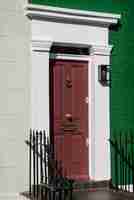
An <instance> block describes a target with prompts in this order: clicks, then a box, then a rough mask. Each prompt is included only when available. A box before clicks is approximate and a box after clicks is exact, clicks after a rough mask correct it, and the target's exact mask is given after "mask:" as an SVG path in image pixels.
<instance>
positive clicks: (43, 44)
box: [32, 39, 52, 52]
mask: <svg viewBox="0 0 134 200" xmlns="http://www.w3.org/2000/svg"><path fill="white" fill-rule="evenodd" d="M51 46H52V41H51V40H42V39H33V40H32V51H42V52H49V51H50V48H51Z"/></svg>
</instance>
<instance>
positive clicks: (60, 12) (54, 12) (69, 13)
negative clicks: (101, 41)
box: [25, 4, 121, 27]
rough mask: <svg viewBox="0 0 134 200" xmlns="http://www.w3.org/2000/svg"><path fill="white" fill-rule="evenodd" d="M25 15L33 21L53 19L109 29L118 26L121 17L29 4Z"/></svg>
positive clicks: (111, 14)
mask: <svg viewBox="0 0 134 200" xmlns="http://www.w3.org/2000/svg"><path fill="white" fill-rule="evenodd" d="M25 14H26V15H27V16H28V17H30V18H31V19H41V18H42V19H51V20H57V21H59V20H60V21H61V20H62V21H65V22H68V23H69V22H70V23H76V24H84V25H86V24H87V25H88V24H95V25H99V26H106V27H109V26H110V25H113V24H117V23H118V21H119V19H120V18H121V15H119V14H113V13H104V12H94V11H81V10H76V9H68V8H59V7H53V6H39V5H32V4H28V5H26V6H25Z"/></svg>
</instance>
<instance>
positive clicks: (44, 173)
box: [26, 130, 73, 200]
mask: <svg viewBox="0 0 134 200" xmlns="http://www.w3.org/2000/svg"><path fill="white" fill-rule="evenodd" d="M26 144H27V145H28V146H29V196H30V197H31V199H35V198H36V199H40V200H43V199H45V200H46V199H48V200H51V199H53V200H55V199H57V198H58V200H60V199H63V198H64V199H65V198H66V197H69V199H72V190H73V180H69V179H68V178H66V177H64V176H63V173H62V165H61V162H58V161H57V160H55V159H54V147H53V145H52V144H50V141H49V138H48V137H47V136H46V133H45V131H35V130H30V134H29V140H27V141H26Z"/></svg>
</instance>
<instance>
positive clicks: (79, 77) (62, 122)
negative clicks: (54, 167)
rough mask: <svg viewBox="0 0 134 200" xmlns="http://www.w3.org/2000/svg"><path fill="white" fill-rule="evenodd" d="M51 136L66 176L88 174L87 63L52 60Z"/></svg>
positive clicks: (85, 176) (78, 178)
mask: <svg viewBox="0 0 134 200" xmlns="http://www.w3.org/2000/svg"><path fill="white" fill-rule="evenodd" d="M52 63H53V64H51V68H52V73H53V137H54V149H55V157H56V159H57V160H58V161H59V162H60V163H62V168H63V173H64V175H65V176H68V177H70V178H73V179H76V180H80V179H89V174H88V147H87V145H86V139H87V137H88V104H87V103H86V102H85V99H86V97H87V96H88V64H87V62H82V61H79V62H78V61H63V60H56V61H54V62H52Z"/></svg>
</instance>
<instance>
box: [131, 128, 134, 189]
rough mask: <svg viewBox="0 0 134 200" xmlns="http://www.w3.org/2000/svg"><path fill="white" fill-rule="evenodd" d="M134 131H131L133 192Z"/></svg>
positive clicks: (133, 183)
mask: <svg viewBox="0 0 134 200" xmlns="http://www.w3.org/2000/svg"><path fill="white" fill-rule="evenodd" d="M133 140H134V137H133V132H132V131H131V160H132V185H133V192H134V153H133V142H134V141H133Z"/></svg>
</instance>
